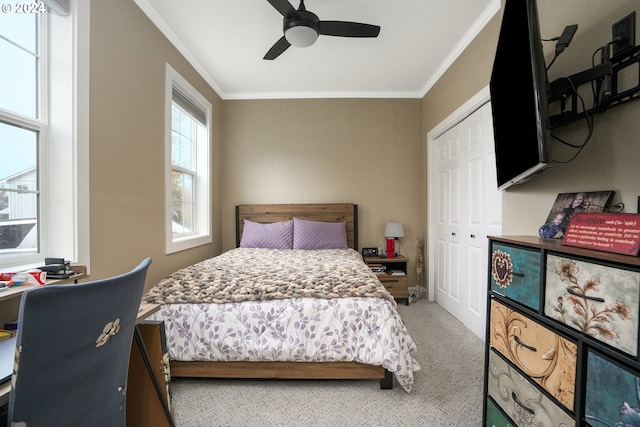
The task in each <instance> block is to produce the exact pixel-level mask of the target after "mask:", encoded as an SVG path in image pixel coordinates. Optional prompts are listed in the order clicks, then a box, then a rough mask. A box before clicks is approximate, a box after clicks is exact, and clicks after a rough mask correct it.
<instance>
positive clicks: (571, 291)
mask: <svg viewBox="0 0 640 427" xmlns="http://www.w3.org/2000/svg"><path fill="white" fill-rule="evenodd" d="M567 292H569V293H570V294H571V295H575V296H577V297H580V298H584V299H589V300H591V301H596V302H604V298H600V297H591V296H589V295H582V294H579V293H577V292H576V291H574V290H573V289H571V288H567Z"/></svg>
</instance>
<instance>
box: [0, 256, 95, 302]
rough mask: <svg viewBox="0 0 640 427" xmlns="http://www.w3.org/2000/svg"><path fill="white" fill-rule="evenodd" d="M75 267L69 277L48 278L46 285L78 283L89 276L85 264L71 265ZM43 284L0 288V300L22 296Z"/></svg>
mask: <svg viewBox="0 0 640 427" xmlns="http://www.w3.org/2000/svg"><path fill="white" fill-rule="evenodd" d="M71 268H72V269H75V270H74V271H75V273H74V274H73V275H71V276H69V277H68V278H67V279H47V281H46V282H45V284H44V286H47V285H62V284H67V283H78V280H80V279H83V278H85V277H87V268H86V267H85V266H84V265H77V266H76V265H74V266H71ZM39 286H42V285H20V286H14V287H11V288H0V289H2V290H0V301H2V300H6V299H10V298H15V297H18V296H21V295H22V293H23V292H24V291H26V290H27V289H32V288H37V287H39Z"/></svg>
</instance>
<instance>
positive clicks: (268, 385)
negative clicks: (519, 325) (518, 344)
mask: <svg viewBox="0 0 640 427" xmlns="http://www.w3.org/2000/svg"><path fill="white" fill-rule="evenodd" d="M398 311H399V312H400V315H401V316H402V318H403V320H404V322H405V324H406V326H407V329H408V330H409V333H410V335H411V337H412V338H413V340H414V341H415V342H416V345H417V347H418V351H417V352H416V353H415V354H414V357H415V359H416V360H417V361H418V362H419V363H420V365H421V366H422V370H421V371H418V372H416V376H415V383H414V387H413V390H412V391H411V393H407V392H406V391H404V390H403V389H402V388H401V387H399V386H398V385H397V383H395V384H394V388H393V390H381V389H380V386H379V383H378V382H377V381H351V380H339V381H333V380H326V381H318V380H309V381H307V380H291V381H286V380H285V381H280V380H217V379H179V378H175V379H173V380H172V383H171V394H172V406H173V413H174V418H175V422H176V426H177V427H208V426H211V427H213V426H246V427H250V426H292V427H293V426H295V427H303V426H338V425H339V426H345V427H350V426H424V427H431V426H432V427H445V426H456V427H474V426H481V425H482V420H481V419H482V382H483V363H484V343H483V342H482V340H480V339H479V338H478V337H477V336H476V335H474V334H473V333H472V332H471V331H469V330H468V329H467V328H465V327H464V325H463V324H462V323H461V322H460V321H458V320H457V319H456V318H455V317H453V316H452V315H451V314H449V313H448V312H447V311H446V310H444V309H443V308H442V307H441V306H440V305H438V304H436V303H433V302H428V301H426V300H418V301H416V302H415V303H412V304H411V305H409V306H405V305H404V304H398Z"/></svg>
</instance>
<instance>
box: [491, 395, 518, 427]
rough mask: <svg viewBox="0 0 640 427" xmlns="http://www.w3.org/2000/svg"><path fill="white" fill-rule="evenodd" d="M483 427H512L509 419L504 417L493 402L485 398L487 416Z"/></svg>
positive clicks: (512, 424)
mask: <svg viewBox="0 0 640 427" xmlns="http://www.w3.org/2000/svg"><path fill="white" fill-rule="evenodd" d="M484 425H485V427H514V426H515V424H514V423H513V422H511V420H510V419H509V417H507V416H506V415H504V414H503V413H502V411H500V409H498V406H497V405H496V404H495V403H493V400H491V399H490V398H487V415H486V419H485V421H484Z"/></svg>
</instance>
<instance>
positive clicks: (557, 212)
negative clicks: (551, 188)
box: [538, 190, 615, 239]
mask: <svg viewBox="0 0 640 427" xmlns="http://www.w3.org/2000/svg"><path fill="white" fill-rule="evenodd" d="M614 193H615V192H614V191H612V190H608V191H590V192H585V191H581V192H578V193H560V194H558V196H557V197H556V201H555V203H554V204H553V206H552V207H551V211H550V212H549V216H548V217H547V220H546V222H545V223H544V224H543V225H542V226H541V227H540V229H539V231H538V234H539V235H540V237H544V238H551V239H561V238H562V237H564V233H565V231H567V226H568V225H569V221H571V217H572V216H573V214H574V213H575V212H588V213H589V212H591V213H599V212H606V211H607V209H608V208H609V206H610V205H611V200H612V199H613V195H614Z"/></svg>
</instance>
